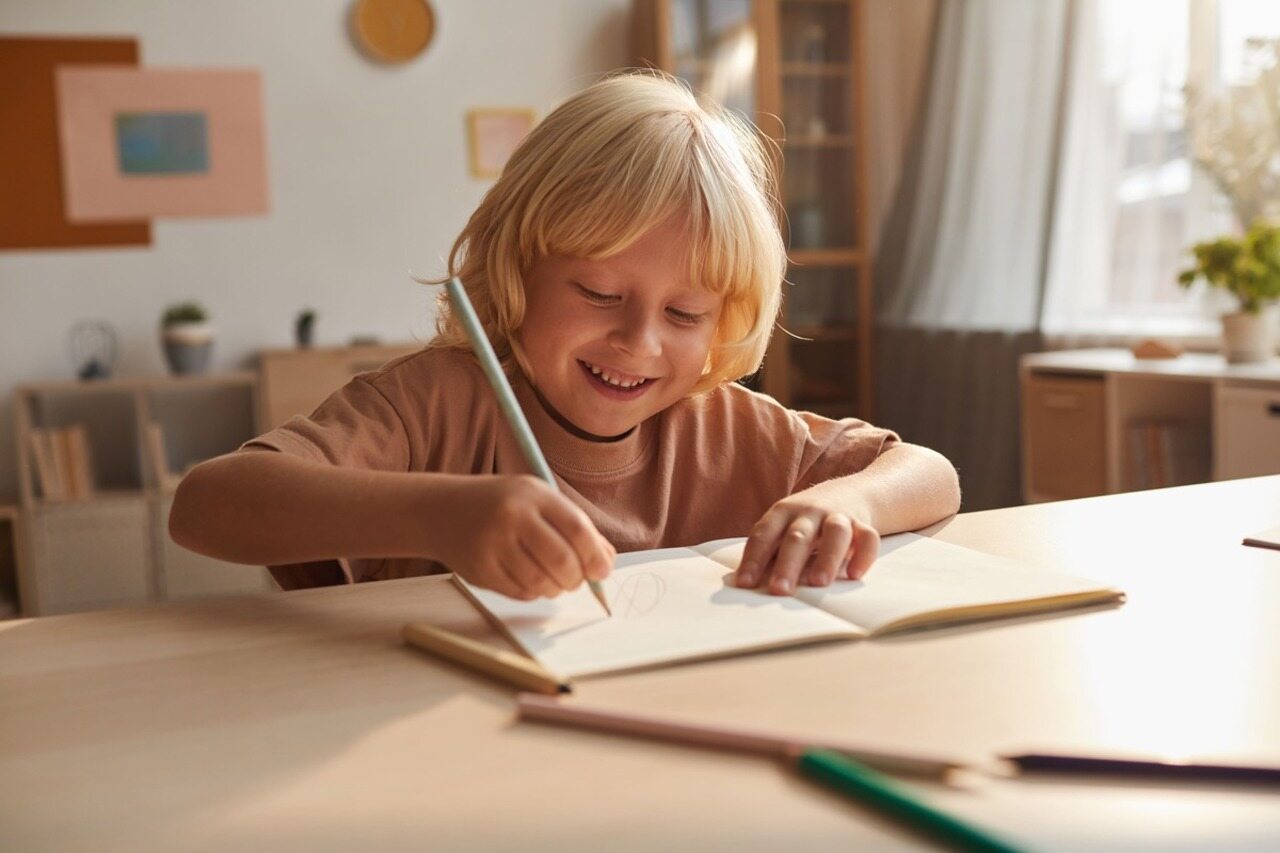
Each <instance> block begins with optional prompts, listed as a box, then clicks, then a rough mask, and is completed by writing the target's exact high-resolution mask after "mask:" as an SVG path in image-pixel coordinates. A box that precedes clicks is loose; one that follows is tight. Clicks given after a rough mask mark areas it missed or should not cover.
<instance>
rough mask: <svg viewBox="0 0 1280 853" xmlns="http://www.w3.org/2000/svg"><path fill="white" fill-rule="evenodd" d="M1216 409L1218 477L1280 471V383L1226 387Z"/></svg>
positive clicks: (1220, 395)
mask: <svg viewBox="0 0 1280 853" xmlns="http://www.w3.org/2000/svg"><path fill="white" fill-rule="evenodd" d="M1215 411H1216V417H1215V420H1216V422H1217V423H1218V433H1217V440H1216V441H1215V442H1214V468H1215V470H1216V471H1217V479H1219V480H1231V479H1235V478H1237V477H1257V476H1259V475H1262V474H1280V382H1277V383H1276V385H1275V386H1274V387H1256V386H1255V387H1250V386H1244V387H1240V386H1232V385H1227V386H1224V387H1223V388H1221V389H1220V390H1219V391H1218V399H1217V403H1216V407H1215Z"/></svg>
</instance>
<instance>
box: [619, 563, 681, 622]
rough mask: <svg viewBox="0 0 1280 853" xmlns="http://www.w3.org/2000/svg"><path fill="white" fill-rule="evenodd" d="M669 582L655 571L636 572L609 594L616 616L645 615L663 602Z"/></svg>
mask: <svg viewBox="0 0 1280 853" xmlns="http://www.w3.org/2000/svg"><path fill="white" fill-rule="evenodd" d="M666 594H667V582H666V580H664V579H663V577H662V576H661V575H659V574H656V573H654V572H634V573H633V574H629V575H627V577H625V578H623V580H622V582H621V583H618V584H616V585H615V586H614V589H613V591H612V594H611V595H610V596H609V600H610V603H611V604H612V606H613V615H614V617H615V618H618V617H621V618H623V619H630V618H636V617H639V616H644V615H645V614H646V613H648V612H649V611H651V610H653V609H654V608H655V607H657V606H658V605H659V604H661V603H662V599H663V597H664V596H666Z"/></svg>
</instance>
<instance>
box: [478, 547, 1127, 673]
mask: <svg viewBox="0 0 1280 853" xmlns="http://www.w3.org/2000/svg"><path fill="white" fill-rule="evenodd" d="M745 544H746V540H745V539H722V540H718V541H715V542H707V543H704V544H702V545H697V546H695V547H692V548H663V549H658V550H653V551H635V552H632V553H629V554H619V555H618V560H617V563H616V564H615V568H614V571H613V573H612V574H611V575H610V577H609V578H608V580H606V581H604V589H605V593H606V595H607V596H608V599H609V604H610V606H611V607H612V608H613V613H614V615H613V618H609V617H606V616H605V615H604V612H603V611H602V610H601V608H600V604H599V602H597V601H596V600H595V599H594V598H593V597H592V595H591V592H590V591H589V590H588V589H587V587H586V585H585V584H584V585H583V586H581V587H579V588H578V589H576V590H574V591H573V592H570V593H566V594H564V595H561V596H558V597H556V598H553V599H540V600H538V601H517V600H515V599H512V598H507V597H506V596H504V595H500V594H498V593H496V592H491V591H489V590H486V589H481V588H479V587H476V586H473V585H471V584H469V583H467V582H466V581H464V580H462V579H461V578H459V577H458V576H457V575H454V580H455V581H456V582H457V584H458V586H459V587H460V588H461V589H462V590H463V592H464V593H466V594H467V595H468V596H470V597H471V599H472V600H473V601H474V602H475V603H476V604H477V605H478V606H479V607H480V609H481V611H483V612H485V613H486V614H487V615H488V616H489V617H490V620H491V621H492V622H493V623H494V624H495V625H496V626H497V627H498V628H499V629H500V630H502V631H503V632H504V633H506V634H507V636H508V637H509V638H510V639H511V640H512V641H513V642H514V643H515V644H516V645H518V646H519V647H520V648H522V649H524V650H525V651H526V652H527V653H528V654H529V655H530V656H531V657H533V658H534V659H536V660H537V661H538V662H539V663H541V664H542V666H543V667H544V668H546V669H547V670H548V671H550V672H551V673H552V674H554V675H556V676H557V677H559V678H561V679H570V678H577V677H582V676H588V675H602V674H604V673H610V672H619V671H622V670H629V669H638V668H642V667H652V666H657V665H661V664H666V663H674V662H676V661H688V660H695V659H699V658H710V657H720V656H723V655H731V654H741V653H745V652H752V651H761V650H764V649H773V648H779V647H782V646H789V645H796V644H800V643H810V642H817V641H819V640H834V639H859V638H863V637H874V636H879V635H882V634H887V633H889V632H892V631H900V630H906V629H910V628H920V627H926V626H928V627H932V626H937V625H944V624H950V623H955V622H966V621H971V620H975V619H989V618H994V617H999V616H1010V615H1015V614H1024V613H1035V612H1038V611H1045V610H1059V609H1064V608H1068V607H1077V606H1084V605H1089V604H1099V603H1106V602H1116V601H1121V600H1123V599H1124V593H1122V592H1121V591H1120V590H1118V589H1114V588H1111V587H1107V586H1103V585H1099V584H1097V583H1094V582H1092V581H1088V580H1084V579H1082V578H1076V577H1071V576H1069V575H1061V574H1057V573H1055V572H1049V571H1044V570H1041V569H1037V568H1035V567H1032V566H1024V565H1022V564H1021V563H1017V562H1014V561H1012V560H1008V559H1005V558H1003V557H995V556H992V555H990V554H983V553H981V552H979V551H973V550H971V549H969V548H962V547H960V546H958V545H949V544H947V543H945V542H938V541H935V540H933V539H929V538H926V537H923V536H917V535H915V534H911V533H904V534H899V535H897V536H887V537H885V538H884V540H883V541H882V542H881V548H880V559H879V560H877V561H876V564H875V565H874V566H873V567H872V569H871V571H870V572H869V573H867V575H866V577H865V578H864V579H863V580H860V581H836V582H835V583H833V584H832V585H831V586H828V587H801V588H799V589H798V590H796V592H795V593H794V595H793V596H773V595H769V594H767V593H764V592H758V591H756V590H747V589H738V588H737V587H735V586H732V580H731V577H730V576H731V570H733V569H734V568H736V567H737V565H738V561H739V560H740V559H741V557H742V550H743V547H744V545H745Z"/></svg>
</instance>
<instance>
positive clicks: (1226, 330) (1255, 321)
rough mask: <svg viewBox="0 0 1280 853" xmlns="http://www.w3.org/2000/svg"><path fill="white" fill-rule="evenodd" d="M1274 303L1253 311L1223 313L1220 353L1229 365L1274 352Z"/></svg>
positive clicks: (1252, 360) (1265, 357)
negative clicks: (1254, 312) (1255, 311)
mask: <svg viewBox="0 0 1280 853" xmlns="http://www.w3.org/2000/svg"><path fill="white" fill-rule="evenodd" d="M1275 328H1276V306H1275V305H1268V306H1267V307H1265V308H1263V309H1262V310H1261V311H1259V312H1258V313H1256V314H1251V313H1249V312H1247V311H1236V312H1235V313H1234V314H1223V315H1222V354H1223V355H1224V356H1226V358H1227V363H1228V364H1250V363H1252V362H1258V361H1266V360H1267V359H1269V358H1271V356H1272V354H1274V353H1275V349H1276V346H1275Z"/></svg>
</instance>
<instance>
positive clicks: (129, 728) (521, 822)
mask: <svg viewBox="0 0 1280 853" xmlns="http://www.w3.org/2000/svg"><path fill="white" fill-rule="evenodd" d="M1277 520H1280V477H1266V478H1259V479H1254V480H1240V481H1235V482H1227V483H1215V484H1209V485H1204V486H1192V487H1186V488H1180V489H1169V490H1164V491H1156V492H1146V493H1138V494H1129V495H1116V496H1110V497H1102V498H1091V499H1087V500H1080V501H1071V502H1063V503H1056V504H1041V505H1037V506H1027V507H1019V508H1015V509H1008V510H996V511H991V512H981V513H972V514H967V515H962V516H959V517H957V518H955V519H953V520H951V521H950V522H948V523H946V524H944V525H941V526H940V530H938V532H937V535H938V537H939V538H940V539H945V540H947V541H951V542H955V543H959V544H962V545H968V546H972V547H976V548H983V549H986V550H989V551H992V552H996V553H1000V554H1004V555H1007V556H1011V557H1017V558H1021V559H1024V560H1025V561H1027V562H1029V563H1033V564H1039V565H1043V566H1048V567H1054V568H1059V569H1064V570H1069V571H1074V572H1076V573H1080V574H1086V575H1089V576H1092V577H1095V578H1098V579H1104V580H1108V581H1112V582H1114V583H1117V584H1119V585H1121V586H1122V587H1124V588H1125V589H1126V590H1127V591H1128V592H1129V601H1128V603H1127V604H1125V605H1124V606H1123V607H1121V608H1119V609H1112V610H1100V611H1095V612H1087V613H1076V614H1072V615H1063V616H1058V617H1052V618H1024V619H1018V620H1012V621H1005V622H1001V623H998V624H987V625H985V626H980V627H968V628H953V629H944V630H939V631H933V632H926V633H920V634H916V635H912V636H905V637H900V638H897V639H887V640H875V641H865V642H860V643H844V644H833V645H824V646H816V647H810V648H805V649H792V650H788V651H783V652H777V653H771V654H764V655H756V656H751V657H743V658H737V659H730V660H725V661H720V662H713V663H703V664H696V665H689V666H683V667H677V668H671V669H667V670H663V671H655V672H650V673H644V674H635V675H629V676H619V677H615V678H608V679H600V680H594V681H586V682H582V683H581V685H580V688H579V690H578V694H579V696H580V698H581V700H583V701H588V702H592V703H596V704H604V705H609V706H615V707H620V708H635V709H645V710H650V711H661V712H667V713H671V714H675V715H680V716H683V717H687V718H691V719H695V720H722V721H726V722H730V723H735V724H742V725H754V726H770V727H773V728H777V729H788V730H793V731H797V732H815V733H822V734H827V735H832V736H840V737H843V738H845V739H848V740H857V741H865V742H866V743H868V744H874V745H876V746H879V747H883V748H895V747H897V748H909V749H912V750H915V751H930V750H937V751H943V752H946V753H950V754H960V755H964V756H971V757H973V758H976V759H981V758H985V757H988V756H990V755H992V754H994V753H997V752H1000V751H1006V750H1019V749H1023V748H1028V747H1043V748H1053V749H1061V750H1066V749H1080V750H1104V749H1105V750H1123V751H1127V752H1143V753H1146V752H1153V753H1161V754H1165V755H1172V756H1186V757H1192V756H1195V757H1214V758H1229V759H1237V760H1250V761H1257V762H1262V761H1269V762H1274V763H1280V618H1278V617H1277V611H1280V552H1276V551H1267V550H1262V549H1255V548H1245V547H1243V546H1241V545H1240V544H1239V543H1240V539H1241V537H1242V536H1244V535H1246V534H1248V533H1250V532H1253V531H1256V530H1261V529H1263V528H1266V527H1269V526H1273V525H1274V524H1275V523H1276V522H1277ZM410 620H429V621H433V622H437V623H439V624H442V625H444V626H446V627H450V628H453V629H455V630H463V631H466V632H468V633H471V634H473V635H475V636H489V635H488V632H487V629H486V628H485V626H484V624H483V623H482V622H481V621H480V619H479V617H478V616H476V614H475V613H474V612H472V611H471V609H470V608H469V607H468V606H467V605H466V604H465V603H464V602H463V600H462V599H461V598H460V597H459V596H458V595H457V594H456V593H455V592H454V590H453V589H452V587H451V586H450V585H448V584H447V583H445V582H444V581H443V579H441V578H422V579H411V580H403V581H388V582H381V583H371V584H363V585H360V586H356V587H351V588H339V589H323V590H309V591H303V592H298V593H289V594H281V595H276V596H267V597H256V598H248V597H246V598H229V599H222V600H218V601H205V602H200V603H192V604H166V605H153V606H150V607H147V608H143V609H132V610H120V611H114V612H101V613H91V614H83V615H75V616H63V617H51V618H45V619H37V620H26V621H19V622H11V623H0V848H2V849H6V850H36V849H42V850H45V849H47V850H70V849H88V848H91V849H94V850H108V849H111V850H139V849H152V848H163V849H177V848H181V849H184V850H203V849H214V848H218V849H228V848H233V849H269V848H277V849H282V848H287V849H305V850H330V849H334V850H350V849H380V850H396V849H415V850H416V849H424V848H435V849H457V848H461V847H464V846H465V847H468V848H487V849H512V850H527V849H529V848H554V849H587V850H600V849H606V848H609V849H612V848H616V847H621V848H627V849H632V848H664V849H670V848H673V847H674V848H679V849H693V848H724V849H734V850H754V849H779V848H783V847H785V848H786V849H788V850H789V851H799V850H830V849H834V848H835V847H836V846H837V845H839V846H840V847H841V848H849V849H851V848H855V847H858V846H859V845H861V846H862V847H863V848H864V849H865V848H868V847H870V848H874V849H879V848H884V847H898V846H905V847H914V846H921V842H920V841H919V840H918V839H915V838H913V837H912V836H909V835H906V834H903V833H902V832H901V831H899V830H898V829H897V828H896V827H895V826H893V825H891V824H888V823H886V822H885V821H883V820H882V819H880V818H878V817H876V816H874V815H870V814H868V813H867V812H865V811H864V810H862V809H861V808H859V807H858V806H856V805H853V804H850V803H848V802H846V801H844V800H841V799H839V798H837V797H835V796H833V795H831V794H829V793H827V792H825V791H823V790H821V789H816V788H814V787H812V786H811V785H810V784H809V783H807V782H805V781H803V780H801V779H799V778H798V777H796V776H794V775H792V774H791V773H790V772H788V771H786V770H784V769H782V768H779V767H777V766H774V765H773V764H770V763H768V762H765V761H761V760H757V759H752V758H746V757H737V756H729V755H722V754H717V753H711V752H702V751H698V750H691V749H685V748H679V747H672V746H665V745H655V744H649V743H644V742H636V741H628V740H623V739H614V738H611V737H607V736H603V735H596V734H590V733H580V732H574V731H566V730H559V729H550V728H544V727H540V726H536V725H526V724H518V725H517V724H514V723H513V721H512V706H513V703H512V698H513V693H512V691H510V690H507V689H505V688H503V687H501V686H496V685H494V684H491V683H489V682H486V681H483V680H480V679H478V678H476V677H473V676H471V675H469V674H467V673H465V672H462V671H460V670H456V669H452V668H450V667H448V666H446V665H443V664H440V663H437V662H436V661H434V660H432V659H430V658H427V657H424V656H422V655H421V654H419V653H418V652H416V651H413V650H410V649H408V648H405V647H403V646H402V645H401V643H400V641H399V639H398V632H399V629H400V626H401V625H402V624H403V623H404V622H406V621H410ZM918 790H919V791H920V793H921V795H922V796H924V797H926V798H927V799H929V800H930V801H931V802H934V803H936V804H938V805H940V806H942V807H944V808H947V809H950V810H952V811H954V812H955V813H957V814H959V815H962V816H965V817H967V818H969V819H971V820H973V821H975V822H979V823H981V824H983V825H985V826H987V827H988V828H990V829H993V830H995V831H997V832H999V833H1002V834H1003V835H1005V836H1007V837H1008V838H1010V839H1013V840H1015V841H1021V842H1024V843H1027V844H1029V845H1033V846H1035V847H1036V848H1038V849H1063V850H1070V849H1085V848H1088V849H1099V848H1106V847H1110V848H1115V849H1134V848H1151V849H1159V848H1169V847H1177V848H1180V849H1185V850H1201V849H1203V850H1208V849H1214V850H1223V849H1228V848H1249V847H1253V848H1266V847H1269V848H1272V849H1275V848H1276V847H1277V846H1280V800H1278V799H1277V795H1276V792H1275V791H1274V789H1273V790H1270V791H1267V790H1250V789H1239V788H1236V789H1232V788H1225V787H1219V788H1211V787H1178V786H1172V785H1164V786H1160V785H1150V784H1135V783H1121V782H1110V783H1097V782H1095V783H1080V782H1077V783H1068V782H1063V781H1057V782H1048V781H1039V780H1037V781H1030V780H1021V781H1018V780H1001V781H990V782H987V783H985V784H982V785H980V786H979V787H977V788H976V789H971V790H955V789H947V788H943V787H941V786H938V785H928V784H925V785H920V786H919V788H918Z"/></svg>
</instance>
